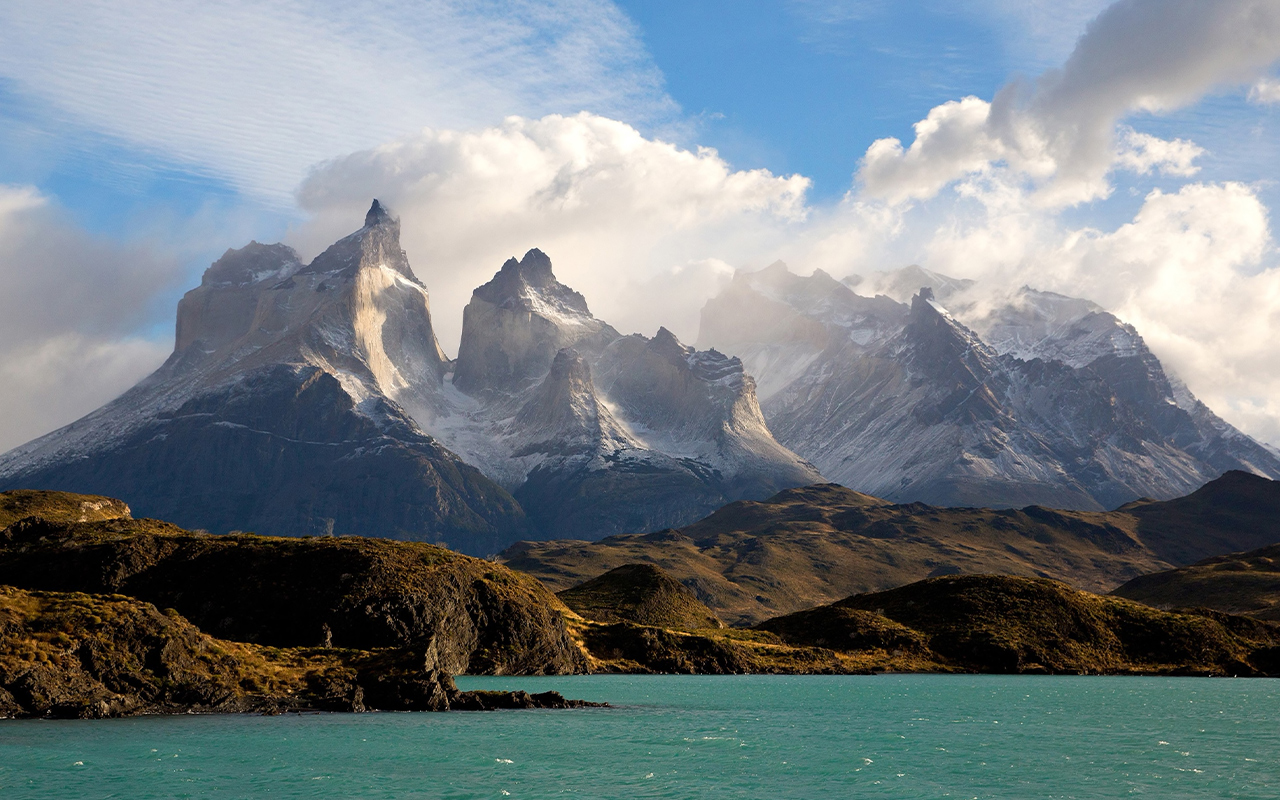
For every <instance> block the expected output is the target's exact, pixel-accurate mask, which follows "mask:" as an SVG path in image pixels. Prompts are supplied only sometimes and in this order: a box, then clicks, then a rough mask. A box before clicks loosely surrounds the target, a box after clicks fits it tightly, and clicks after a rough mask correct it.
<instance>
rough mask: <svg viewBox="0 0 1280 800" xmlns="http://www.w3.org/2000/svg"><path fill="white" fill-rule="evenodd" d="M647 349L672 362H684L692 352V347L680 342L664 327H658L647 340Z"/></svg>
mask: <svg viewBox="0 0 1280 800" xmlns="http://www.w3.org/2000/svg"><path fill="white" fill-rule="evenodd" d="M649 349H650V350H652V351H653V352H654V353H657V354H658V355H660V356H663V357H664V358H666V359H668V360H669V361H672V362H685V361H687V360H688V358H689V356H690V355H691V354H692V353H693V352H694V349H693V348H692V347H689V346H688V345H686V344H685V343H684V342H681V341H680V339H679V338H678V337H677V336H676V335H675V334H674V333H672V332H671V331H669V330H667V329H666V328H665V327H662V328H658V332H657V333H655V334H654V335H653V338H652V339H650V340H649Z"/></svg>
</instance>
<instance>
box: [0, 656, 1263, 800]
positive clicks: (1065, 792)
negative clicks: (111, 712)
mask: <svg viewBox="0 0 1280 800" xmlns="http://www.w3.org/2000/svg"><path fill="white" fill-rule="evenodd" d="M458 684H459V687H460V688H464V689H498V688H520V689H526V690H528V691H531V692H532V691H545V690H547V689H555V690H557V691H560V692H562V693H563V694H565V695H566V696H569V697H579V698H583V699H587V700H603V701H607V702H609V703H612V704H614V707H613V708H609V709H598V710H595V709H593V710H579V711H506V712H491V713H448V714H307V715H286V716H280V717H255V716H201V717H197V716H184V717H149V718H142V719H124V720H104V721H84V722H81V721H2V722H0V798H4V799H5V800H17V799H18V798H131V799H133V800H140V799H141V798H184V797H218V798H223V797H226V798H240V797H272V798H274V797H284V798H294V797H335V798H511V799H512V800H520V798H549V797H582V798H761V800H775V799H777V798H799V799H801V800H820V799H822V798H948V797H955V798H1017V799H1018V800H1022V799H1023V798H1090V799H1092V798H1112V797H1115V798H1119V797H1126V798H1128V797H1138V796H1145V797H1150V798H1160V799H1161V800H1165V799H1166V798H1206V797H1231V798H1259V799H1264V798H1265V800H1275V798H1277V797H1280V681H1277V680H1248V679H1239V680H1234V679H1203V678H1100V677H1001V676H936V675H880V676H868V677H861V676H859V677H848V676H845V677H826V676H806V677H790V676H786V677H784V676H743V677H737V676H732V677H710V676H707V677H685V676H579V677H562V678H462V679H459V680H458Z"/></svg>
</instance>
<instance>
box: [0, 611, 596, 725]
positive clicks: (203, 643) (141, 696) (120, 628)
mask: <svg viewBox="0 0 1280 800" xmlns="http://www.w3.org/2000/svg"><path fill="white" fill-rule="evenodd" d="M587 705H593V704H590V703H583V702H582V701H573V700H565V699H564V698H563V697H561V696H560V695H558V694H556V693H554V692H547V693H543V694H536V695H530V694H528V693H526V692H460V691H458V689H457V687H456V686H455V685H454V683H453V679H452V678H451V677H450V676H449V674H448V673H446V672H443V671H441V670H439V669H437V668H436V666H435V665H434V662H433V659H432V656H431V655H430V654H426V653H423V652H422V651H420V650H419V651H414V650H406V649H400V650H383V651H378V652H362V651H354V650H332V649H326V648H311V649H306V650H299V649H285V650H281V649H279V648H274V647H271V648H268V647H260V646H256V645H251V644H244V643H240V642H231V641H225V640H220V639H215V638H213V637H211V636H208V635H206V634H204V633H203V632H201V631H200V630H199V629H198V628H196V627H195V626H194V625H192V624H191V623H190V622H188V621H187V620H186V619H184V618H183V617H182V616H181V615H179V614H178V613H177V612H176V611H173V610H172V609H169V610H168V611H164V612H162V611H159V610H158V609H157V608H156V607H155V606H154V605H152V604H150V603H146V602H142V601H138V600H134V599H132V598H127V597H122V596H120V595H89V594H79V593H76V594H66V593H57V592H25V591H22V590H19V589H15V588H13V587H11V586H0V718H5V717H70V718H102V717H121V716H133V715H139V714H181V713H186V714H189V713H227V712H250V711H251V712H259V713H268V714H276V713H280V712H283V711H305V710H324V711H372V710H386V711H447V710H449V709H451V708H452V709H465V710H487V709H494V708H577V707H583V706H587Z"/></svg>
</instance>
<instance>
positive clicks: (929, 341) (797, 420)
mask: <svg viewBox="0 0 1280 800" xmlns="http://www.w3.org/2000/svg"><path fill="white" fill-rule="evenodd" d="M904 272H905V273H909V274H907V275H906V277H902V276H895V275H893V274H879V275H878V276H875V280H874V281H852V282H851V283H853V284H854V285H855V286H859V287H862V286H864V284H871V285H876V286H881V287H890V289H891V290H893V291H898V289H899V288H900V287H898V284H900V283H902V282H903V281H905V280H911V279H916V278H923V279H926V280H933V281H936V282H938V283H939V285H941V286H943V287H944V289H945V291H946V293H947V296H948V297H950V298H951V299H952V301H953V302H955V303H956V305H955V310H956V313H955V315H953V314H952V313H951V312H949V311H948V309H947V307H946V306H945V305H944V304H943V303H942V302H940V298H937V297H935V296H934V293H933V291H932V290H931V289H930V288H923V289H919V288H918V291H917V294H916V295H915V296H914V297H912V298H911V300H910V304H909V305H907V304H903V303H898V302H897V301H896V300H894V299H893V298H891V297H889V296H886V295H877V296H874V297H865V296H862V295H858V294H856V293H854V292H853V290H852V289H851V288H850V286H849V285H848V283H842V282H838V281H835V280H834V279H832V278H831V277H830V276H828V275H826V274H825V273H822V272H817V273H815V274H814V275H812V276H809V277H800V276H796V275H793V274H791V273H790V272H788V271H787V270H786V267H785V266H784V265H780V264H775V265H773V266H771V267H769V268H767V269H765V270H763V271H761V272H757V273H740V274H738V275H737V276H735V278H734V280H733V281H732V283H731V285H730V286H729V287H728V288H727V289H726V290H725V291H724V292H723V293H722V294H721V295H720V296H719V297H717V298H715V299H713V300H712V301H710V302H708V304H707V306H706V308H705V309H704V311H703V317H702V329H701V333H700V336H699V344H700V345H703V346H709V345H715V346H716V347H718V348H720V349H722V350H724V351H725V352H731V353H737V354H740V355H741V356H742V357H743V360H744V362H745V363H746V365H747V369H748V371H749V372H753V373H754V374H757V375H759V379H760V384H761V386H767V387H769V390H770V391H769V393H768V394H767V395H766V396H765V397H764V400H763V407H764V411H765V414H766V417H767V419H768V420H769V423H770V426H771V428H772V430H773V431H774V433H775V435H776V436H777V438H778V440H779V441H780V442H782V443H783V444H785V445H786V446H788V447H790V448H791V449H792V450H794V451H795V452H797V453H799V454H801V455H803V456H804V457H805V458H807V459H809V460H810V461H812V462H813V463H814V464H816V465H817V466H818V467H819V469H821V470H822V472H823V474H825V475H826V476H827V477H828V478H829V479H832V480H835V481H838V482H840V483H843V484H845V485H846V486H849V487H851V488H854V489H857V490H859V491H863V492H867V493H869V494H873V495H877V496H881V497H886V498H890V499H895V500H901V501H923V502H929V503H933V504H937V505H991V506H1019V505H1026V504H1030V503H1037V504H1042V505H1053V506H1058V507H1068V508H1079V509H1099V508H1113V507H1115V506H1117V505H1120V504H1121V503H1124V502H1126V501H1129V500H1132V499H1135V498H1137V497H1140V496H1150V497H1156V498H1170V497H1175V496H1178V495H1182V494H1185V493H1187V492H1188V491H1191V490H1193V489H1195V488H1196V487H1198V486H1200V485H1202V484H1203V483H1205V482H1207V481H1209V480H1211V479H1213V478H1215V477H1217V476H1218V475H1220V474H1222V473H1223V472H1225V471H1226V470H1229V469H1245V470H1248V471H1252V472H1256V473H1259V474H1263V475H1267V476H1269V477H1280V459H1277V458H1275V456H1274V455H1273V454H1272V453H1271V452H1270V451H1268V450H1267V449H1266V448H1264V447H1262V446H1261V445H1260V444H1258V443H1257V442H1255V441H1254V440H1252V439H1250V438H1249V437H1247V436H1245V435H1244V434H1242V433H1240V432H1239V431H1237V430H1236V429H1234V428H1232V427H1231V426H1230V425H1228V424H1227V423H1225V422H1224V421H1222V420H1221V419H1220V418H1218V417H1216V416H1215V415H1213V413H1212V412H1211V411H1209V409H1207V408H1205V407H1204V405H1203V404H1202V403H1200V402H1199V401H1197V400H1195V399H1194V398H1193V397H1191V395H1190V392H1188V391H1187V390H1186V388H1185V387H1183V386H1181V385H1180V384H1178V383H1177V382H1176V381H1171V380H1170V379H1169V378H1168V377H1167V376H1166V374H1165V372H1164V370H1163V368H1162V367H1161V365H1160V363H1159V361H1158V360H1157V359H1156V357H1155V356H1154V355H1153V354H1152V353H1151V352H1150V350H1148V349H1147V347H1146V345H1145V343H1143V341H1142V338H1141V336H1140V335H1139V334H1138V332H1137V331H1136V330H1134V329H1133V327H1132V326H1129V325H1127V324H1125V323H1123V322H1121V321H1120V320H1118V319H1117V318H1116V317H1114V316H1113V315H1111V314H1109V313H1107V312H1106V311H1104V310H1103V309H1101V308H1099V307H1098V306H1096V305H1094V304H1092V303H1089V302H1087V301H1083V300H1078V299H1074V298H1069V297H1064V296H1062V295H1055V294H1051V293H1046V292H1036V291H1033V290H1030V289H1024V290H1022V291H1021V292H1019V293H1017V294H1016V295H1014V296H1013V297H1012V298H1010V299H1008V300H1007V301H1006V302H1004V303H1000V304H996V305H995V306H994V307H992V306H991V305H990V304H989V303H984V304H978V303H973V302H968V303H967V302H966V299H965V298H966V294H965V293H966V292H967V291H968V290H969V289H971V288H972V282H964V281H959V280H955V279H951V278H948V277H946V276H939V275H936V274H934V273H928V272H927V271H925V270H922V269H920V268H919V267H910V268H907V269H906V270H904ZM979 308H980V309H983V311H982V313H981V316H979V315H978V314H977V313H976V311H975V310H976V309H979ZM962 319H963V320H965V321H966V322H968V323H969V324H968V325H966V324H964V323H963V322H962V321H961V320H962ZM743 320H750V322H749V323H747V322H744V321H743ZM798 365H799V366H798ZM762 394H763V392H762Z"/></svg>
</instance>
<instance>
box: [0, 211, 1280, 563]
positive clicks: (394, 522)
mask: <svg viewBox="0 0 1280 800" xmlns="http://www.w3.org/2000/svg"><path fill="white" fill-rule="evenodd" d="M850 284H853V285H850ZM912 286H914V287H915V288H914V289H912V288H909V287H912ZM855 287H856V288H858V289H859V290H860V291H864V292H867V291H871V292H872V293H871V294H870V295H869V296H868V294H859V293H858V292H856V291H854V288H855ZM974 287H975V284H974V282H972V281H967V280H959V279H953V278H949V277H947V276H943V275H938V274H936V273H932V272H929V271H927V270H923V269H921V268H919V267H908V268H905V269H902V270H896V271H894V272H890V273H881V274H877V275H875V276H872V277H870V278H867V279H857V278H850V279H847V280H846V281H845V282H841V281H837V280H835V279H833V278H831V277H830V276H829V275H827V274H826V273H824V272H822V271H818V272H815V273H814V274H813V275H811V276H808V277H801V276H798V275H795V274H792V273H791V272H790V271H789V270H788V269H787V268H786V266H785V265H783V264H781V263H778V264H775V265H773V266H771V267H769V268H766V269H764V270H762V271H758V272H754V273H747V272H740V273H738V274H737V275H736V276H735V277H734V279H733V280H732V282H731V283H730V284H729V285H728V286H727V288H726V289H725V290H724V291H723V292H721V293H720V294H719V295H718V296H717V297H715V298H712V299H711V300H710V301H708V303H707V304H706V306H705V308H704V309H703V313H702V321H701V330H700V333H699V337H698V346H697V347H691V346H689V345H686V344H684V343H682V342H681V341H680V340H679V339H678V338H677V337H676V336H675V335H674V334H672V333H671V332H670V331H668V330H667V329H665V328H660V329H659V330H658V331H657V333H656V334H655V335H653V336H652V337H648V336H644V335H641V334H630V335H624V334H623V333H621V332H619V331H618V330H616V329H615V328H613V327H612V326H610V325H609V324H608V323H607V322H605V321H603V320H600V319H597V318H596V317H595V316H594V315H593V314H592V313H591V311H590V309H589V307H588V305H587V301H586V299H585V298H584V297H583V296H582V295H581V294H579V293H578V292H576V291H574V290H573V289H572V288H570V287H568V286H566V285H564V284H563V283H561V282H560V281H559V280H558V279H557V278H556V276H555V273H554V271H553V269H552V264H551V260H550V259H549V258H548V257H547V256H546V255H545V254H544V253H542V252H541V251H539V250H537V249H533V250H530V251H528V252H527V253H526V254H525V255H524V256H523V257H522V258H520V259H515V258H512V259H510V260H508V261H507V262H506V263H505V264H503V265H502V266H501V268H500V269H499V270H498V272H497V273H496V274H495V275H494V276H493V278H492V279H491V280H490V281H488V282H487V283H485V284H483V285H482V286H479V287H478V288H476V289H475V291H474V293H473V294H472V297H471V300H470V302H469V303H468V304H467V306H466V308H465V309H464V314H463V326H462V335H461V340H460V342H459V346H458V355H457V358H456V359H451V358H449V357H448V356H447V355H446V354H445V351H444V349H443V348H442V347H441V346H440V343H439V341H438V338H437V336H436V332H435V328H434V326H433V323H432V317H431V305H430V299H429V296H428V292H427V289H426V287H425V286H424V285H423V284H422V283H421V281H419V280H418V278H417V277H416V276H415V275H414V272H413V270H412V268H411V267H410V265H409V261H408V258H407V256H406V255H405V253H404V250H403V249H402V248H401V246H400V222H399V220H398V219H396V218H395V217H393V216H392V215H391V214H390V213H389V212H388V211H387V210H386V209H385V208H383V207H382V205H381V204H380V203H379V202H378V201H376V200H375V201H374V202H373V204H372V206H371V207H370V209H369V211H368V213H367V215H366V217H365V220H364V225H363V226H362V227H361V228H360V229H359V230H357V231H356V232H354V233H352V234H351V235H349V236H346V237H344V238H342V239H340V240H339V241H337V242H336V243H334V244H333V245H332V246H330V247H329V248H327V249H326V250H325V251H324V252H322V253H320V254H319V255H318V256H316V257H315V258H314V259H312V260H311V261H310V262H309V263H303V261H302V259H301V258H300V257H299V256H298V254H297V253H296V252H295V251H294V250H292V249H291V248H289V247H287V246H285V245H281V244H272V245H264V244H259V243H257V242H251V243H250V244H248V245H247V246H245V247H243V248H241V249H239V250H228V251H227V252H226V253H225V254H224V255H223V256H222V257H221V258H219V259H218V260H217V261H216V262H214V263H213V265H212V266H210V267H209V268H208V269H207V270H206V271H205V273H204V276H203V278H202V280H201V283H200V286H198V287H196V288H195V289H192V290H191V291H189V292H188V293H187V294H186V295H185V296H184V297H183V298H182V300H181V302H180V303H179V304H178V313H177V324H176V331H175V345H174V351H173V353H172V355H171V356H170V357H169V358H168V360H167V361H166V362H165V363H164V364H163V365H162V366H161V367H160V368H159V369H158V370H156V372H155V373H153V374H152V375H150V376H148V377H147V378H146V379H144V380H143V381H142V382H140V383H139V384H138V385H137V386H135V387H133V388H132V389H130V390H129V391H128V392H126V393H125V394H124V395H122V396H121V397H119V398H117V399H116V400H114V401H112V402H111V403H108V404H107V405H106V406H104V407H102V408H100V409H98V410H97V411H94V412H93V413H91V414H89V415H88V416H86V417H84V418H82V419H80V420H77V421H76V422H73V423H72V424H70V425H67V426H66V427H64V428H61V429H59V430H56V431H54V432H52V433H50V434H48V435H46V436H43V437H40V438H39V439H36V440H34V441H32V442H29V443H27V444H25V445H22V446H21V447H18V448H15V449H14V450H11V451H10V452H8V453H6V454H4V455H2V456H0V490H4V489H13V488H42V489H57V490H65V491H74V492H84V493H93V494H105V495H110V496H117V497H122V498H125V499H126V500H127V501H128V502H129V503H130V504H131V506H132V507H133V508H135V509H136V510H137V511H138V512H139V513H141V514H144V515H147V516H152V517H157V518H163V519H166V520H172V521H174V522H176V523H178V524H181V525H184V526H186V527H188V528H195V529H205V530H210V531H213V532H217V533H227V532H230V531H236V530H260V531H270V532H275V533H283V534H289V535H308V534H309V535H331V534H332V535H366V536H380V537H386V538H394V539H411V540H423V541H429V542H434V543H440V544H447V545H449V546H451V547H453V548H455V549H458V550H461V551H463V552H467V553H473V554H478V555H485V554H492V553H496V552H498V551H500V550H502V549H503V548H505V547H507V546H509V545H511V544H512V543H514V542H516V541H519V540H523V539H530V540H537V539H553V538H554V539H564V538H574V539H599V538H601V537H604V536H609V535H614V534H620V533H635V532H649V531H656V530H662V529H665V528H672V527H680V526H683V525H687V524H689V523H691V522H694V521H695V520H698V519H700V518H702V517H704V516H706V515H707V514H710V513H711V512H713V511H715V510H716V509H717V508H720V507H721V506H724V505H725V504H727V503H730V502H733V501H737V500H762V499H765V498H768V497H770V496H772V495H774V494H776V493H777V492H779V491H782V490H785V489H789V488H795V487H801V486H807V485H813V484H819V483H823V482H824V481H834V482H837V483H840V484H843V485H844V486H847V487H850V488H852V489H856V490H857V491H860V492H865V493H867V494H872V495H875V496H877V497H882V498H885V500H888V501H900V502H909V501H917V502H928V503H931V504H934V505H946V506H990V507H997V508H999V507H1016V506H1024V505H1030V504H1039V505H1045V506H1054V507H1059V508H1067V509H1079V510H1094V511H1097V510H1104V509H1109V508H1115V507H1117V506H1119V505H1121V504H1123V503H1126V502H1130V501H1133V500H1136V499H1138V498H1141V497H1150V498H1157V499H1164V498H1171V497H1175V496H1179V495H1182V494H1186V493H1187V492H1189V491H1192V490H1194V489H1196V488H1197V487H1199V486H1201V485H1203V484H1204V483H1205V482H1207V481H1209V480H1211V479H1213V478H1215V477H1217V476H1218V475H1221V474H1223V473H1224V472H1227V471H1229V470H1242V471H1245V472H1252V473H1255V474H1259V475H1264V476H1268V477H1280V458H1278V457H1277V456H1276V455H1275V453H1273V452H1272V451H1270V450H1268V449H1267V448H1265V447H1264V446H1262V445H1260V444H1259V443H1257V442H1255V441H1253V440H1252V439H1250V438H1249V437H1248V436H1245V435H1244V434H1242V433H1240V432H1239V431H1237V430H1236V429H1234V428H1232V427H1231V426H1230V425H1228V424H1227V423H1226V422H1224V421H1223V420H1221V419H1220V418H1218V417H1217V416H1215V415H1214V414H1213V413H1212V412H1211V411H1210V410H1209V409H1208V408H1207V407H1205V406H1204V404H1202V403H1200V402H1199V401H1198V400H1196V399H1195V398H1194V397H1193V396H1192V395H1191V393H1190V392H1189V391H1188V390H1187V389H1186V387H1185V386H1183V385H1182V384H1181V383H1180V382H1178V381H1177V380H1176V379H1175V378H1172V377H1170V376H1169V375H1168V374H1167V373H1166V372H1165V370H1164V369H1163V367H1162V365H1161V364H1160V362H1159V361H1158V360H1157V359H1156V357H1155V356H1154V355H1153V354H1152V353H1151V352H1150V350H1149V349H1148V348H1147V347H1146V345H1145V343H1144V342H1143V341H1142V338H1141V336H1140V335H1139V334H1138V332H1137V331H1136V330H1134V329H1133V328H1132V327H1131V326H1129V325H1127V324H1125V323H1123V322H1121V321H1120V320H1119V319H1117V318H1116V317H1115V316H1113V315H1111V314H1109V313H1107V312H1106V311H1104V310H1103V309H1101V308H1099V307H1097V306H1095V305H1093V304H1092V303H1089V302H1087V301H1083V300H1078V299H1073V298H1068V297H1064V296H1061V295H1054V294H1050V293H1046V292H1038V291H1034V290H1032V289H1028V288H1024V289H1022V290H1021V291H1019V292H1016V293H1013V294H1012V295H1009V296H1007V297H1005V298H1003V299H1002V300H1001V302H998V303H994V304H992V303H989V302H988V303H978V302H976V301H974V300H973V290H974ZM909 293H910V294H909ZM761 401H762V402H761Z"/></svg>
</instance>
